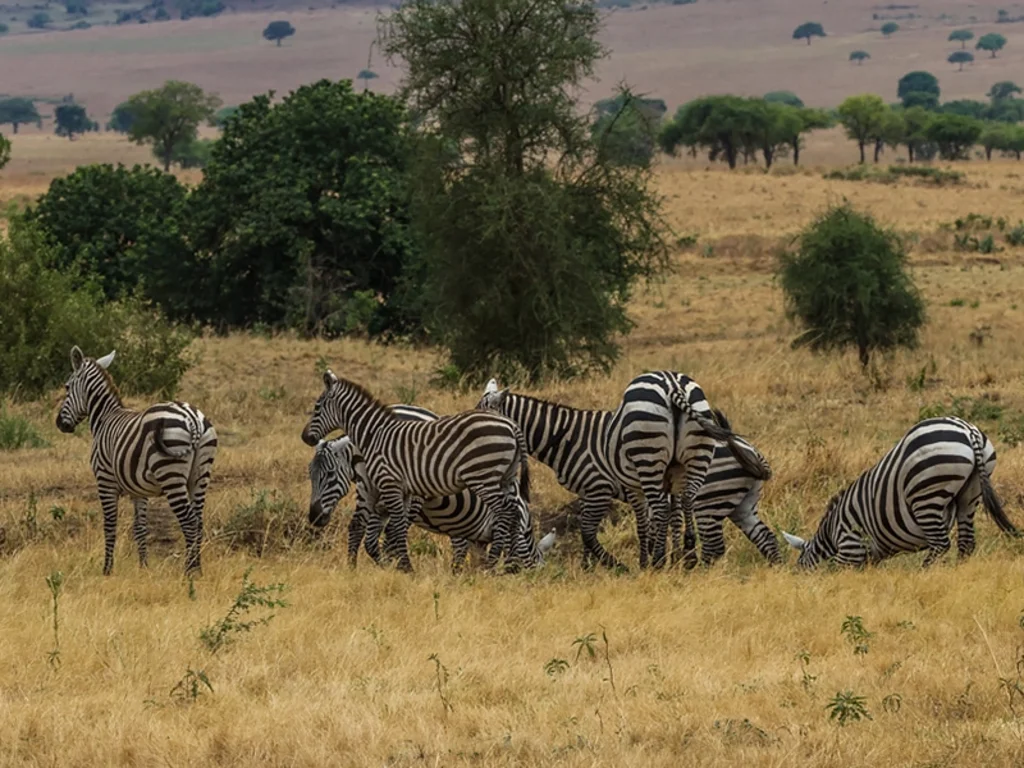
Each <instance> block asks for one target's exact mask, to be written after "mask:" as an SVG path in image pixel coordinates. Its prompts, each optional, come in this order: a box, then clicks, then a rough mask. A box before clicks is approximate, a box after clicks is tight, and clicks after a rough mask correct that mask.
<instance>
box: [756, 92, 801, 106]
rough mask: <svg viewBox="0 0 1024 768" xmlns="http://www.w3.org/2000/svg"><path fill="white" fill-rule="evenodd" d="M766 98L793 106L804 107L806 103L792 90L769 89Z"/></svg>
mask: <svg viewBox="0 0 1024 768" xmlns="http://www.w3.org/2000/svg"><path fill="white" fill-rule="evenodd" d="M764 100H765V101H768V102H772V103H778V104H788V105H789V106H791V107H803V106H804V103H803V101H801V100H800V97H799V96H797V95H796V94H795V93H793V92H792V91H769V92H768V93H766V94H765V95H764Z"/></svg>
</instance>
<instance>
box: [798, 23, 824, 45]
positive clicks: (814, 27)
mask: <svg viewBox="0 0 1024 768" xmlns="http://www.w3.org/2000/svg"><path fill="white" fill-rule="evenodd" d="M812 37H825V29H824V27H822V26H821V24H819V23H818V22H816V21H805V22H804V23H803V24H801V25H800V26H799V27H797V28H796V29H794V30H793V39H794V40H807V44H808V45H810V44H811V38H812Z"/></svg>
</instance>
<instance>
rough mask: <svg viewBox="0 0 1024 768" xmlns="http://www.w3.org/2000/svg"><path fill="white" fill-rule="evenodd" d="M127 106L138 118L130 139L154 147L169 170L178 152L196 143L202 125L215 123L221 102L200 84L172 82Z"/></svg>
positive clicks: (147, 93)
mask: <svg viewBox="0 0 1024 768" xmlns="http://www.w3.org/2000/svg"><path fill="white" fill-rule="evenodd" d="M126 105H127V106H126V108H127V109H128V110H130V112H131V114H132V115H133V116H134V120H133V121H132V124H131V127H130V128H129V131H128V135H129V137H130V138H131V140H132V141H134V142H135V143H136V144H150V145H152V147H153V154H155V155H156V156H157V157H158V158H160V160H161V161H162V162H163V166H164V170H165V171H169V170H170V169H171V162H172V161H173V158H174V152H175V149H176V148H177V147H179V146H180V145H186V144H190V143H191V142H193V141H195V140H196V137H197V136H198V131H199V126H200V124H202V123H210V124H213V122H214V115H215V113H216V111H217V108H218V107H219V106H220V105H221V100H220V99H219V98H218V97H217V96H214V95H212V94H207V93H205V92H204V91H203V89H202V88H200V87H199V86H198V85H194V84H192V83H185V82H182V81H180V80H168V81H166V82H165V83H164V84H163V86H162V87H160V88H157V89H154V90H151V91H142V92H140V93H136V94H135V95H134V96H132V97H131V98H130V99H128V101H127V102H126Z"/></svg>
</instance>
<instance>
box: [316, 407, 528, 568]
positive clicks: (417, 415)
mask: <svg viewBox="0 0 1024 768" xmlns="http://www.w3.org/2000/svg"><path fill="white" fill-rule="evenodd" d="M388 408H389V409H390V410H391V411H392V413H394V414H395V415H396V416H398V417H399V418H403V419H410V420H415V421H435V420H436V419H437V418H438V417H437V414H435V413H433V412H431V411H428V410H427V409H426V408H419V407H416V406H410V405H390V406H388ZM309 477H310V484H311V496H310V505H309V522H310V524H311V525H314V526H317V527H322V526H325V525H327V524H328V523H329V522H330V519H331V515H332V513H333V512H334V509H335V507H336V506H337V504H338V501H340V500H341V499H342V498H344V497H345V496H346V495H347V494H348V491H349V488H350V487H351V485H352V484H353V483H355V486H356V508H355V512H354V513H353V515H352V520H351V522H350V523H349V527H348V556H349V563H350V565H352V567H355V565H356V559H357V556H358V552H359V545H360V542H362V541H363V540H364V536H365V546H366V552H367V554H369V555H370V557H371V558H372V559H373V560H374V562H376V563H380V562H381V556H380V548H379V543H378V539H379V538H380V533H381V529H382V528H383V527H384V524H385V522H389V523H390V518H389V517H388V515H387V510H386V509H385V508H383V507H382V506H381V505H379V504H377V505H374V506H371V503H370V499H376V498H378V497H379V493H378V492H377V490H376V489H375V488H374V487H373V484H372V481H371V480H370V478H369V477H368V476H367V472H366V462H365V460H364V459H363V457H362V456H361V455H360V454H359V451H358V450H356V448H355V446H354V445H353V444H352V441H351V440H350V439H349V438H348V437H340V438H338V439H336V440H330V441H320V442H319V443H317V446H316V451H315V453H314V456H313V459H312V460H311V461H310V463H309ZM513 482H514V483H515V484H516V488H517V491H518V481H516V480H514V481H513ZM516 501H517V503H518V504H519V518H520V526H521V529H522V531H523V532H525V533H521V534H520V535H518V536H516V538H515V543H514V545H513V559H514V560H515V561H516V562H517V563H519V564H520V565H523V566H527V567H529V566H533V565H537V564H539V563H540V562H542V557H541V553H540V552H539V550H538V547H537V544H536V542H535V541H534V536H533V521H532V520H531V518H530V511H529V506H528V505H527V504H526V503H524V502H523V501H522V499H521V498H520V497H519V496H518V494H517V496H516ZM410 523H411V524H412V525H416V526H418V527H420V528H423V529H424V530H427V531H430V532H432V533H437V534H442V535H445V536H448V537H449V538H450V539H451V542H452V560H453V562H452V568H453V570H455V571H458V570H460V569H461V567H462V565H463V563H464V562H465V559H466V555H467V553H468V552H469V548H470V546H471V545H474V544H475V545H477V546H479V547H486V546H487V545H488V544H490V542H491V538H492V535H493V531H494V518H493V517H492V516H491V514H490V513H489V512H488V510H487V507H486V506H484V504H483V503H482V502H481V501H480V500H479V499H478V498H477V497H476V496H475V495H474V494H473V493H472V492H471V491H469V490H464V491H462V492H461V493H457V494H454V495H451V496H442V497H440V498H430V499H413V500H411V503H410ZM386 531H387V535H386V536H385V550H386V551H387V552H388V554H390V555H394V554H395V542H394V541H393V536H394V526H390V525H389V526H388V527H387V529H386Z"/></svg>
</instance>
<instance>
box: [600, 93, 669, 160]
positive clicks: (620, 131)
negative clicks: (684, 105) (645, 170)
mask: <svg viewBox="0 0 1024 768" xmlns="http://www.w3.org/2000/svg"><path fill="white" fill-rule="evenodd" d="M594 107H595V111H596V113H597V118H596V119H595V121H594V124H593V125H592V126H591V133H592V135H593V138H594V140H595V141H596V142H597V145H598V148H599V151H600V152H601V153H602V156H603V157H606V158H607V159H608V161H609V162H611V163H615V164H617V165H635V166H648V165H650V163H651V160H652V158H653V157H654V150H655V149H656V148H657V138H658V130H659V127H660V124H661V120H662V118H663V117H664V116H665V112H666V111H668V107H667V106H666V105H665V102H664V101H662V100H661V99H644V98H640V97H631V98H628V99H624V98H622V97H621V96H620V97H617V98H613V99H602V100H601V101H599V102H597V104H595V105H594Z"/></svg>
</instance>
